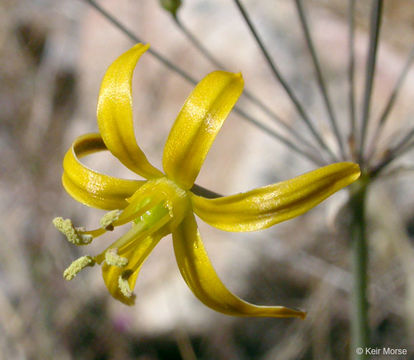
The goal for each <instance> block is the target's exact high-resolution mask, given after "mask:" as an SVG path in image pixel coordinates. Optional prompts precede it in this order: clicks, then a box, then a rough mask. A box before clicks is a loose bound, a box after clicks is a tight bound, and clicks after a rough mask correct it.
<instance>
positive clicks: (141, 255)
mask: <svg viewBox="0 0 414 360" xmlns="http://www.w3.org/2000/svg"><path fill="white" fill-rule="evenodd" d="M160 239H161V236H158V235H153V236H147V237H145V238H142V239H139V240H137V241H136V242H135V243H134V246H126V247H125V248H124V249H125V250H124V249H122V248H121V249H119V252H118V254H119V256H121V257H123V258H127V259H128V265H127V266H124V267H119V266H114V265H108V264H107V263H106V262H104V263H103V264H102V276H103V279H104V282H105V285H106V287H107V288H108V291H109V292H110V294H111V295H112V296H113V297H114V298H115V299H117V300H119V301H121V302H123V303H124V304H126V305H133V304H134V302H135V296H134V295H132V296H129V297H127V296H125V295H124V294H123V293H122V291H121V289H120V286H119V277H120V276H122V274H128V278H127V280H128V285H129V288H130V289H131V290H133V289H134V287H135V282H136V280H137V276H138V273H139V270H140V268H141V265H142V264H143V262H144V261H145V259H146V258H147V257H148V255H149V254H150V252H151V251H152V249H154V247H155V245H157V244H158V242H159V241H160Z"/></svg>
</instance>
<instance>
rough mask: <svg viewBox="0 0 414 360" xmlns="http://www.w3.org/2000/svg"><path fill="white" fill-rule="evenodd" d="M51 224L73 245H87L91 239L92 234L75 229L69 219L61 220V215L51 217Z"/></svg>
mask: <svg viewBox="0 0 414 360" xmlns="http://www.w3.org/2000/svg"><path fill="white" fill-rule="evenodd" d="M53 225H54V226H55V228H56V229H58V230H59V231H60V232H61V233H62V234H63V235H65V236H66V238H67V239H68V241H69V242H71V243H72V244H75V245H87V244H89V243H90V242H91V241H92V240H93V236H92V235H89V234H81V233H80V230H79V229H75V227H74V226H73V224H72V221H71V220H70V219H66V220H63V218H61V217H57V218H54V219H53Z"/></svg>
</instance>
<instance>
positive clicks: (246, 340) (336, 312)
mask: <svg viewBox="0 0 414 360" xmlns="http://www.w3.org/2000/svg"><path fill="white" fill-rule="evenodd" d="M99 3H100V4H101V5H102V6H103V7H104V8H105V9H107V11H108V12H110V13H111V14H113V15H114V16H116V17H117V18H119V19H120V20H121V21H122V23H124V24H126V25H127V26H128V27H129V28H130V29H131V30H133V31H134V32H135V33H137V34H138V35H139V36H140V37H141V38H142V39H143V41H145V42H148V43H150V44H151V46H152V48H153V49H156V50H158V51H159V52H160V53H162V54H163V55H164V56H166V57H167V58H168V59H170V60H171V61H172V62H173V63H175V64H177V65H178V66H180V67H182V68H184V69H186V71H188V72H189V73H190V74H191V75H192V76H193V77H195V78H196V79H201V78H202V77H203V76H205V75H206V74H207V73H208V72H210V71H213V70H215V66H213V65H211V63H209V62H208V61H207V60H206V59H205V58H204V57H203V56H202V55H201V54H200V53H199V52H198V51H197V50H196V49H195V48H194V46H192V45H191V43H190V42H189V41H188V39H187V38H186V37H185V35H184V34H183V33H182V32H181V31H180V30H179V28H178V27H177V26H176V25H175V24H174V21H173V20H172V18H171V16H170V15H169V14H168V13H167V12H165V11H164V10H163V9H162V8H161V7H160V6H159V3H158V1H156V0H152V1H133V0H101V1H100V2H99ZM244 3H245V5H246V7H247V9H248V10H249V14H250V16H251V17H252V18H253V20H254V23H255V25H256V26H257V28H258V29H259V32H260V34H261V35H262V36H263V39H264V41H265V43H266V45H267V47H268V49H269V52H270V53H271V54H272V56H274V58H275V59H276V60H277V63H278V64H279V67H280V69H281V71H282V72H283V74H284V76H285V77H286V79H287V80H288V81H289V83H290V84H291V86H292V87H293V89H294V90H295V92H296V93H297V95H298V97H299V98H300V100H301V101H302V102H303V104H304V105H305V106H306V109H307V110H308V111H309V112H310V114H311V115H312V118H313V119H316V120H315V126H317V127H318V129H319V131H320V133H321V134H322V135H323V136H324V137H325V138H326V140H327V142H329V143H333V141H332V134H331V132H330V129H329V126H328V123H327V120H326V113H325V111H324V108H323V103H322V101H321V98H320V96H319V93H318V91H317V87H316V83H315V81H314V73H313V68H312V66H311V62H310V58H309V53H308V51H307V48H306V45H305V43H304V39H303V34H302V32H301V29H300V26H299V23H298V15H297V13H296V11H295V8H294V4H293V1H290V0H278V1H266V0H260V1H253V0H249V1H247V0H246V1H244ZM304 5H305V7H306V10H307V15H308V19H309V23H310V26H311V30H312V35H313V37H314V40H315V44H316V47H317V50H318V55H319V57H320V60H321V63H322V64H323V71H324V75H325V77H326V79H327V80H328V84H329V85H328V86H329V91H330V94H331V98H332V100H333V103H334V106H335V110H336V113H337V117H338V119H339V123H340V129H341V131H342V133H343V134H348V131H349V123H348V105H347V91H348V90H347V74H346V66H347V59H348V50H347V41H348V40H347V34H348V23H347V3H346V2H343V1H339V0H338V1H322V0H315V1H305V2H304ZM368 10H369V2H368V1H366V2H361V3H358V4H357V8H356V19H355V21H356V34H355V36H356V38H355V51H356V59H357V60H356V85H357V95H358V99H360V98H361V88H362V83H363V76H362V74H363V71H364V66H365V58H366V53H367V49H366V46H367V41H368V35H367V29H368V25H369V15H368ZM179 16H180V20H181V22H182V24H184V25H185V26H186V27H187V28H188V29H190V31H191V32H192V33H193V34H194V35H195V36H196V37H197V38H198V39H199V40H200V41H201V42H202V43H203V44H204V46H206V47H207V48H208V49H209V50H210V51H211V53H212V54H214V55H215V56H216V57H217V58H218V59H219V61H220V62H221V63H222V64H224V65H225V67H226V68H227V69H229V70H231V71H234V72H238V71H241V72H242V74H243V77H244V79H245V84H246V87H247V88H248V89H250V91H251V92H252V93H254V94H256V95H257V96H258V97H259V98H260V99H262V101H263V102H265V103H266V104H267V105H268V106H269V107H270V108H272V109H273V110H274V111H276V112H277V113H278V114H279V115H280V116H281V117H282V118H283V119H285V120H286V121H287V122H288V123H289V124H291V125H292V126H293V127H294V128H295V129H296V130H298V131H299V132H301V133H302V132H303V133H304V134H305V133H306V128H305V127H304V126H303V125H302V124H301V123H300V122H299V121H298V115H297V113H296V112H295V110H294V108H293V107H292V105H291V103H290V101H289V99H288V98H287V97H286V95H285V93H284V92H283V90H282V89H281V87H280V86H279V84H278V83H277V82H276V81H275V80H274V79H273V77H272V75H271V72H270V70H269V69H268V66H267V64H266V63H265V61H264V60H263V56H262V54H261V53H260V52H259V51H258V47H257V44H256V43H255V42H254V40H253V39H252V38H251V36H250V33H249V31H248V29H247V28H246V25H245V23H244V22H243V20H242V18H241V16H240V14H239V12H238V11H237V9H236V7H235V5H234V3H232V2H231V1H222V0H209V1H207V0H194V1H186V2H184V4H183V6H182V8H181V9H180V13H179ZM413 27H414V7H413V5H412V2H410V1H408V0H398V1H392V2H391V1H389V2H385V8H384V23H383V27H382V30H381V40H380V47H379V55H378V56H379V57H378V62H377V73H376V79H375V90H374V95H373V101H372V115H373V117H374V118H376V117H378V115H379V113H380V111H381V110H382V108H383V106H384V105H383V104H384V102H385V100H386V99H387V97H388V96H389V93H390V89H391V87H392V86H393V84H394V83H395V81H396V78H397V76H398V74H399V72H400V69H401V68H402V66H403V64H404V62H405V60H406V58H407V56H408V53H409V51H410V47H411V46H412V43H413V41H412V39H413V36H414V28H413ZM131 45H132V43H131V41H130V40H129V39H128V38H127V37H126V36H125V34H123V33H122V32H120V31H119V30H118V29H117V28H115V27H114V26H113V25H112V24H110V23H109V22H108V21H107V20H106V19H105V18H103V17H102V16H101V14H99V13H98V12H97V11H96V10H95V9H93V8H92V7H90V6H89V5H88V4H87V3H86V2H83V1H81V0H60V1H53V0H30V1H29V0H19V1H13V0H1V1H0V57H1V67H0V154H1V161H0V182H1V187H0V213H1V214H2V218H1V225H0V359H56V360H58V359H59V360H66V359H87V360H89V359H90V360H92V359H96V360H97V359H126V360H128V359H140V360H144V359H145V360H147V359H148V360H149V359H151V360H153V359H154V360H156V359H160V360H161V359H171V360H173V359H183V360H190V359H191V360H192V359H218V360H220V359H226V360H232V359H235V360H236V359H242V360H243V359H269V360H271V359H282V360H287V359H348V358H349V356H350V353H349V352H350V349H349V348H350V343H349V342H350V340H349V331H350V323H349V317H350V316H349V303H350V291H351V287H352V279H351V274H350V271H349V268H350V264H349V263H350V256H349V248H350V246H349V241H348V237H347V231H346V230H347V229H346V223H347V222H346V219H344V218H343V216H342V215H343V212H342V211H341V209H342V207H343V204H344V202H345V201H346V199H347V193H346V192H345V191H342V192H339V193H337V194H335V195H334V196H332V198H330V199H328V200H327V201H326V202H325V203H323V204H321V205H320V206H318V207H317V208H315V209H313V210H312V211H310V212H309V213H307V214H305V215H303V216H301V217H299V218H297V219H294V220H291V221H288V222H286V223H283V224H280V225H277V226H276V227H274V228H272V229H268V230H266V231H260V232H257V233H248V234H233V233H225V232H221V231H218V230H215V229H212V228H211V227H209V226H207V225H205V224H203V223H202V222H201V220H199V225H200V231H201V234H202V237H203V239H204V242H205V246H206V248H207V250H208V252H209V254H210V257H211V259H212V262H213V264H214V266H215V267H216V270H217V272H218V274H219V276H220V277H221V279H222V280H223V282H224V283H225V284H226V285H227V286H228V287H229V288H230V289H231V290H232V291H233V292H235V293H237V294H238V295H239V296H241V297H242V298H244V299H246V300H248V301H251V302H253V303H258V304H269V305H286V306H290V307H300V308H302V309H305V310H307V311H308V317H307V319H306V320H305V321H301V320H297V319H244V318H232V317H228V316H226V315H222V314H218V313H215V312H213V311H211V310H210V309H208V308H206V307H205V306H204V305H202V304H201V303H200V302H199V301H198V300H197V299H196V298H195V297H194V296H193V295H192V293H191V292H190V290H189V289H188V288H187V287H186V285H185V283H184V281H183V280H182V278H181V276H180V274H179V271H178V268H177V266H176V263H175V259H174V254H173V249H172V244H171V241H170V240H171V239H170V238H165V239H164V240H163V241H161V243H160V244H159V245H158V246H157V248H156V249H155V250H154V252H153V253H152V254H151V255H150V257H149V259H148V261H147V262H146V263H145V264H144V266H143V268H142V271H141V273H140V276H139V279H138V282H137V287H136V289H135V293H136V295H137V300H136V305H135V306H134V307H127V306H125V305H123V304H120V303H118V302H116V301H115V300H114V299H112V298H111V297H110V295H109V293H108V292H107V291H106V288H105V285H104V283H103V280H102V278H101V274H100V269H99V268H98V267H95V268H90V269H86V270H84V271H82V272H81V273H80V274H79V275H78V276H77V277H76V279H74V280H73V281H71V282H66V281H65V280H64V279H63V277H62V272H63V270H64V269H65V268H66V267H67V266H68V265H69V264H70V263H71V262H72V261H73V260H75V259H76V258H77V257H79V256H82V255H86V254H92V255H93V254H96V253H98V252H99V251H101V250H102V249H103V248H104V247H106V246H107V245H108V244H109V243H110V242H111V240H112V241H113V240H114V239H115V238H116V237H117V236H119V234H120V233H122V231H125V229H121V232H114V233H111V234H109V235H108V236H105V237H104V238H102V239H101V238H99V239H97V240H95V241H94V243H93V244H92V245H91V246H88V247H81V248H76V247H75V246H73V245H71V244H69V243H67V242H66V240H65V239H64V237H63V236H62V235H61V234H60V233H59V232H58V231H57V230H56V229H55V228H54V227H53V226H52V222H51V221H52V219H53V218H54V217H55V216H63V217H64V218H71V219H72V220H73V221H74V223H75V224H76V225H79V226H80V225H85V226H87V227H88V228H94V227H96V225H97V224H98V221H99V218H100V217H101V216H102V215H103V212H102V211H100V210H95V209H90V208H87V207H85V206H82V205H81V204H78V203H77V202H76V201H75V200H73V199H72V198H70V197H69V196H68V195H67V194H66V193H65V192H64V190H63V189H62V186H61V183H60V176H61V172H62V169H61V163H62V159H63V156H64V153H65V152H66V150H67V149H68V148H69V146H70V144H71V142H72V141H73V140H74V139H75V137H77V136H79V135H81V134H84V133H86V132H95V131H97V125H96V118H95V112H96V102H97V96H98V91H99V86H100V81H101V79H102V77H103V74H104V72H105V70H106V68H107V67H108V66H109V65H110V63H111V62H112V61H113V60H114V59H115V58H116V57H118V56H119V55H120V54H121V53H122V52H124V51H125V50H127V49H128V48H129V47H130V46H131ZM134 76H135V77H134V112H135V113H134V119H135V127H136V135H137V139H138V143H139V144H140V145H141V147H142V148H143V149H144V151H145V153H146V154H147V156H148V157H149V159H150V161H151V162H152V163H153V164H154V165H156V166H158V167H161V158H162V149H163V146H164V143H165V140H166V138H167V136H168V132H169V129H170V128H171V126H172V124H173V122H174V120H175V117H176V115H177V114H178V112H179V109H180V107H181V105H182V104H183V103H184V101H185V99H186V97H187V95H188V94H189V93H190V91H191V89H192V86H191V85H190V84H189V83H187V82H186V81H185V80H183V79H182V78H181V77H180V76H179V75H177V74H176V73H174V72H173V71H171V70H170V69H168V68H166V67H165V66H164V65H162V64H161V63H160V62H159V61H157V60H156V59H155V58H154V57H152V56H151V55H150V54H145V55H144V56H143V57H142V59H141V60H140V63H139V65H138V66H137V69H136V71H135V75H134ZM413 95H414V72H413V71H411V72H409V74H408V77H407V80H406V82H405V85H404V87H403V89H402V91H401V94H400V96H399V98H398V102H397V105H396V106H395V107H394V109H393V112H392V114H391V115H392V118H391V121H390V122H389V124H388V126H387V128H386V131H385V132H384V136H383V137H382V138H380V139H375V143H376V144H377V145H378V148H380V146H381V144H382V143H384V144H385V143H387V141H389V140H390V138H391V139H392V137H393V136H395V134H396V130H398V129H404V128H407V129H408V128H409V126H410V124H411V126H412V124H413V121H412V116H413V111H414V107H413V105H412V98H413ZM239 104H240V106H241V107H242V108H243V109H246V110H247V111H248V112H249V113H250V114H252V115H253V116H255V117H256V118H257V119H259V120H260V121H262V122H263V123H265V124H267V125H268V126H270V127H275V128H277V126H275V125H274V124H273V123H272V122H271V120H270V119H269V118H268V117H267V116H266V114H264V112H263V111H261V110H260V109H257V108H255V107H254V106H252V105H251V104H250V103H248V102H247V101H246V99H244V98H241V99H240V101H239ZM281 131H283V129H282V130H281ZM304 136H306V135H304ZM412 160H413V159H412V154H407V156H406V157H405V158H403V159H401V166H404V168H405V169H408V171H399V172H398V173H397V175H396V176H394V177H392V178H391V177H389V178H388V177H384V178H383V179H381V180H380V181H377V183H376V184H375V186H373V187H372V189H371V191H370V194H369V206H368V215H367V216H368V231H369V234H370V249H369V251H370V265H369V268H370V272H369V278H370V287H369V302H370V312H369V316H370V325H371V329H372V334H371V336H372V343H373V346H379V347H382V346H391V347H393V348H406V349H408V352H409V355H408V356H407V357H401V359H403V358H404V359H414V346H413V342H412V339H413V338H414V244H413V240H414V212H413V210H414V199H413V187H412V176H413V173H412V170H409V166H411V169H412ZM86 163H87V164H88V165H90V166H91V167H93V168H94V169H98V170H100V171H102V172H105V173H107V174H111V175H113V176H118V177H126V178H128V177H129V178H133V177H134V174H132V173H130V172H128V170H126V169H125V168H123V167H122V166H121V165H119V164H118V163H117V161H115V160H114V159H113V158H112V157H111V156H110V154H108V153H105V154H99V155H93V156H91V157H90V158H88V159H86ZM410 164H411V165H410ZM314 168H315V165H314V164H312V163H310V162H309V161H307V160H306V159H304V158H302V157H300V156H298V155H296V154H295V153H293V152H292V151H290V150H289V149H288V148H286V147H285V146H284V145H283V144H281V143H279V142H277V141H276V140H275V139H274V138H272V137H271V136H269V135H267V134H265V133H263V132H262V131H260V130H259V129H258V128H257V127H254V126H252V125H251V124H249V123H248V122H246V121H245V120H243V119H242V118H241V117H239V116H238V115H236V114H234V113H233V114H231V115H230V117H229V118H228V120H227V121H226V123H225V125H224V126H223V129H222V131H221V132H220V134H219V136H218V137H217V140H216V141H215V143H214V146H213V147H212V149H211V152H210V153H209V156H208V158H207V160H206V162H205V164H204V166H203V168H202V171H201V173H200V176H199V178H198V180H197V181H198V183H199V184H200V185H202V186H204V187H206V188H208V189H211V190H214V191H216V192H219V193H222V194H232V193H237V192H240V191H245V190H249V189H251V188H254V187H259V186H263V185H266V184H270V183H274V182H276V181H280V180H284V179H288V178H290V177H293V176H296V175H299V174H301V173H303V172H305V171H309V170H311V169H314ZM384 358H391V357H384ZM376 359H381V356H379V357H376ZM396 359H397V358H396Z"/></svg>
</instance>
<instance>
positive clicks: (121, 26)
mask: <svg viewBox="0 0 414 360" xmlns="http://www.w3.org/2000/svg"><path fill="white" fill-rule="evenodd" d="M83 1H84V2H86V3H87V4H89V5H90V6H92V7H93V8H94V9H95V10H97V11H98V12H99V13H100V14H101V15H102V16H104V17H105V18H106V19H107V20H108V21H109V22H111V23H112V24H113V25H114V26H115V27H116V28H118V29H119V30H120V31H121V32H123V33H124V34H125V35H126V36H127V37H129V38H130V39H131V40H132V41H134V42H136V43H137V42H144V43H145V41H143V40H142V39H140V37H138V36H137V35H136V34H134V33H133V32H132V31H131V30H130V29H128V28H127V27H126V26H125V25H124V24H122V23H121V22H120V21H119V20H118V19H117V18H115V17H114V16H113V15H112V14H110V13H109V12H108V11H106V10H105V9H104V8H103V7H102V6H100V5H99V4H98V3H97V2H96V1H94V0H83ZM148 52H149V53H150V54H151V55H152V56H154V57H155V58H156V59H157V60H159V61H160V62H161V63H163V64H164V65H165V66H166V67H167V68H169V69H171V70H172V71H173V72H175V73H176V74H178V75H180V76H181V77H182V78H184V79H185V80H186V81H188V82H189V83H191V84H193V85H196V84H197V80H196V79H195V78H193V77H192V76H191V75H189V74H188V73H187V72H186V71H184V70H183V69H182V68H180V67H178V66H176V65H174V64H173V63H172V62H171V61H169V60H168V59H167V58H165V57H164V56H163V55H161V54H160V53H159V52H157V51H156V50H154V48H150V49H148ZM234 110H235V112H237V113H238V114H239V115H240V116H241V117H242V119H244V120H246V121H247V122H249V123H251V124H253V125H254V126H256V127H258V128H259V129H260V130H262V131H264V132H265V133H267V134H268V135H270V136H272V137H274V138H276V139H279V140H280V141H282V142H283V143H284V144H285V145H286V146H288V147H289V148H290V149H291V150H293V151H295V152H296V153H298V154H299V155H303V156H304V157H305V158H307V159H308V160H310V161H311V162H314V163H315V164H317V165H320V164H324V163H325V162H324V160H323V159H321V158H320V156H313V155H312V154H311V153H310V152H309V151H306V150H304V149H301V148H299V147H297V146H294V144H293V142H291V141H290V140H289V139H287V138H286V137H284V136H283V135H282V134H279V133H278V132H276V131H275V130H273V129H271V128H269V127H268V126H266V125H265V124H263V123H262V122H260V121H258V120H256V119H255V118H254V117H252V116H251V115H248V114H247V113H246V112H245V111H243V110H241V109H240V108H239V107H238V106H235V107H234Z"/></svg>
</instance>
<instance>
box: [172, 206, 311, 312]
mask: <svg viewBox="0 0 414 360" xmlns="http://www.w3.org/2000/svg"><path fill="white" fill-rule="evenodd" d="M173 241H174V251H175V257H176V259H177V263H178V267H179V268H180V271H181V274H182V276H183V278H184V280H185V281H186V283H187V285H188V286H189V287H190V289H191V290H192V291H193V293H194V295H195V296H197V297H198V298H199V299H200V300H201V301H202V302H203V303H204V304H205V305H207V306H208V307H210V308H211V309H213V310H216V311H219V312H221V313H223V314H227V315H235V316H258V317H300V318H304V317H305V313H304V312H302V311H300V310H294V309H289V308H286V307H283V306H257V305H253V304H250V303H248V302H246V301H243V300H241V299H240V298H238V297H237V296H235V295H233V294H232V293H231V292H230V291H229V290H228V289H227V288H226V287H225V286H224V284H223V283H222V282H221V281H220V279H219V278H218V276H217V274H216V272H215V271H214V269H213V267H212V265H211V263H210V260H209V258H208V255H207V253H206V251H205V249H204V246H203V243H202V241H201V238H200V234H199V232H198V229H197V224H196V221H195V218H194V215H193V214H192V213H189V214H188V215H187V217H186V218H185V219H184V221H183V222H182V223H181V225H180V226H178V227H177V229H176V230H175V231H174V232H173Z"/></svg>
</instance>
